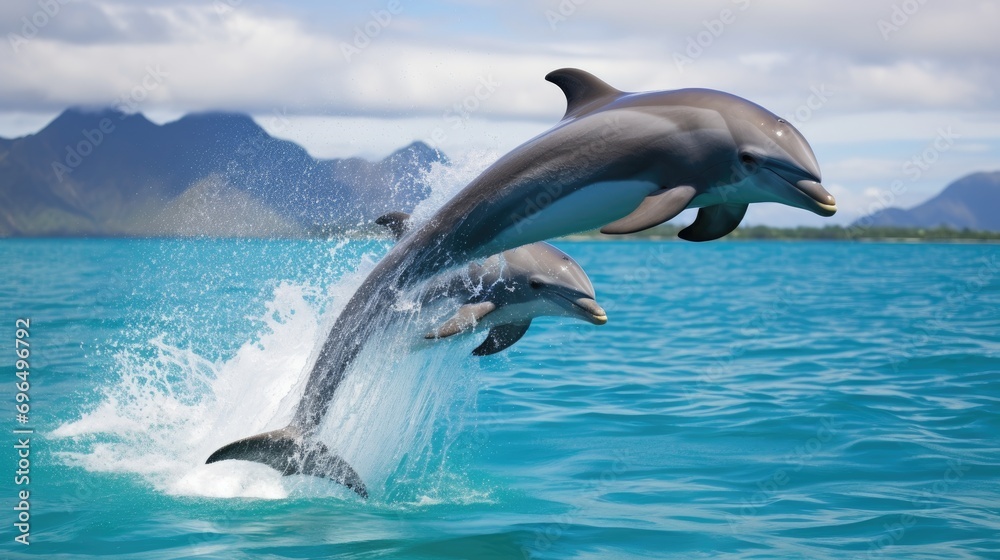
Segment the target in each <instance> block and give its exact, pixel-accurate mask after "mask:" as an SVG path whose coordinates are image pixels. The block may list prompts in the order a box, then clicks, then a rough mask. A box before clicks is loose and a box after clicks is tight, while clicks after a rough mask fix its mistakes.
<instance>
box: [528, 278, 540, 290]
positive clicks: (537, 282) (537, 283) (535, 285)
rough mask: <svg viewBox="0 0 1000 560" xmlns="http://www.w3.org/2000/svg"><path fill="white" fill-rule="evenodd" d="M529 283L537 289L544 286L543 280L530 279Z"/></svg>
mask: <svg viewBox="0 0 1000 560" xmlns="http://www.w3.org/2000/svg"><path fill="white" fill-rule="evenodd" d="M528 285H529V286H531V287H532V288H533V289H535V290H537V289H539V288H541V287H542V282H541V280H529V281H528Z"/></svg>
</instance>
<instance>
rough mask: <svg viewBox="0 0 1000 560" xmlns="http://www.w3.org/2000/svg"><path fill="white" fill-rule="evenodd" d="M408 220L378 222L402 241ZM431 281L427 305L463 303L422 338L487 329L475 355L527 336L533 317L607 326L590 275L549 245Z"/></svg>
mask: <svg viewBox="0 0 1000 560" xmlns="http://www.w3.org/2000/svg"><path fill="white" fill-rule="evenodd" d="M409 218H410V216H409V214H406V213H403V212H391V213H389V214H386V215H384V216H382V217H380V218H379V219H378V220H375V223H377V224H379V225H383V226H386V227H388V228H389V229H390V230H391V231H392V233H393V235H394V236H395V237H396V239H397V240H398V239H399V238H400V237H402V236H403V234H405V233H406V228H407V225H406V224H407V221H408V220H409ZM431 282H432V287H431V290H430V291H429V292H427V295H426V296H425V297H424V298H423V299H424V301H425V302H429V301H433V300H435V299H438V298H441V297H453V298H458V299H459V301H462V302H463V304H462V306H461V307H459V308H458V311H456V312H455V314H454V315H452V316H451V318H449V319H448V320H447V321H445V322H444V323H442V324H441V325H439V326H438V327H437V328H435V329H434V330H433V331H431V332H429V333H427V334H426V335H424V338H428V339H430V338H434V339H437V338H447V337H449V336H453V335H456V334H459V333H465V332H469V331H472V330H474V329H480V328H487V329H489V331H490V332H489V334H488V335H487V336H486V340H485V341H483V343H482V344H480V345H479V346H478V347H477V348H476V349H475V350H473V351H472V354H473V355H475V356H488V355H490V354H496V353H497V352H501V351H503V350H505V349H507V348H509V347H510V346H511V345H512V344H514V343H515V342H517V341H518V340H520V339H521V337H522V336H524V333H525V332H527V330H528V327H529V326H530V325H531V320H532V319H534V318H535V317H545V316H548V317H571V318H574V319H580V320H583V321H587V322H589V323H593V324H595V325H603V324H604V323H607V322H608V316H607V314H606V313H605V312H604V309H603V308H602V307H601V306H600V305H598V303H597V301H596V300H595V296H594V285H593V284H591V282H590V279H589V278H588V277H587V273H586V272H584V271H583V268H581V267H580V265H579V264H577V262H576V261H574V260H573V259H572V258H570V256H569V255H567V254H566V253H563V252H562V251H560V250H559V249H556V248H555V247H553V246H552V245H549V244H548V243H532V244H530V245H525V246H523V247H518V248H516V249H510V250H509V251H504V252H503V253H500V254H498V255H493V256H491V257H489V258H487V259H485V260H484V261H483V262H481V263H472V264H470V265H469V266H468V267H466V269H465V270H459V271H455V272H450V273H447V274H445V275H444V277H443V278H435V279H433V280H432V281H431Z"/></svg>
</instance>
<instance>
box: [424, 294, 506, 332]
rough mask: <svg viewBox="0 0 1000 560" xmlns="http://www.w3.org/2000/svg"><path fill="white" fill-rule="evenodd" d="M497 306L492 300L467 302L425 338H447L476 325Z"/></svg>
mask: <svg viewBox="0 0 1000 560" xmlns="http://www.w3.org/2000/svg"><path fill="white" fill-rule="evenodd" d="M496 308H497V306H496V304H495V303H493V302H492V301H483V302H479V303H467V304H465V305H463V306H462V307H459V308H458V311H456V312H455V314H454V315H452V316H451V318H450V319H448V320H447V321H445V322H444V323H441V326H439V327H438V328H436V329H434V330H433V331H431V332H429V333H427V334H425V335H424V338H446V337H449V336H451V335H455V334H458V333H460V332H464V331H467V330H469V329H473V328H475V327H476V324H478V323H479V321H482V320H483V317H485V316H487V315H489V314H490V313H491V312H493V310H494V309H496Z"/></svg>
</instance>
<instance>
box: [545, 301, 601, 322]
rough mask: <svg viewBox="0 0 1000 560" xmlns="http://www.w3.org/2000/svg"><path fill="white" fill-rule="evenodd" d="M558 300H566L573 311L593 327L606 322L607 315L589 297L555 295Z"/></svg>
mask: <svg viewBox="0 0 1000 560" xmlns="http://www.w3.org/2000/svg"><path fill="white" fill-rule="evenodd" d="M556 295H558V296H559V297H560V298H562V299H564V300H566V302H568V303H569V304H570V305H571V306H572V307H573V309H575V310H576V311H577V312H579V313H580V315H583V317H584V318H586V319H587V320H588V321H590V322H591V323H593V324H595V325H603V324H605V323H607V322H608V314H607V313H606V312H605V311H604V308H603V307H601V306H600V305H599V304H598V303H597V301H595V300H594V299H593V298H590V297H579V298H571V297H569V296H566V295H563V294H556Z"/></svg>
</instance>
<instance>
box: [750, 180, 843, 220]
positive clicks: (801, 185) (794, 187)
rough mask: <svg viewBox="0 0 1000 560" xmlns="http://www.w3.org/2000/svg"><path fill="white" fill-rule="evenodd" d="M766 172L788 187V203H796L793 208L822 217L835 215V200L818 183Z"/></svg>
mask: <svg viewBox="0 0 1000 560" xmlns="http://www.w3.org/2000/svg"><path fill="white" fill-rule="evenodd" d="M765 169H767V168H765ZM767 171H769V172H771V173H773V174H774V175H775V176H776V177H778V179H781V182H782V183H783V184H784V185H786V186H787V187H788V188H787V189H786V190H787V191H788V195H789V198H791V200H790V201H789V202H793V203H798V204H794V205H795V206H798V207H799V208H802V209H803V210H809V211H810V212H812V213H814V214H819V215H820V216H823V217H830V216H832V215H834V214H836V213H837V200H836V199H835V198H833V195H832V194H830V193H829V191H827V190H826V188H825V187H823V185H822V184H820V182H819V181H815V180H813V179H804V178H801V177H796V178H790V177H786V176H784V175H782V174H781V173H778V172H777V171H775V170H773V169H767Z"/></svg>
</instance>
